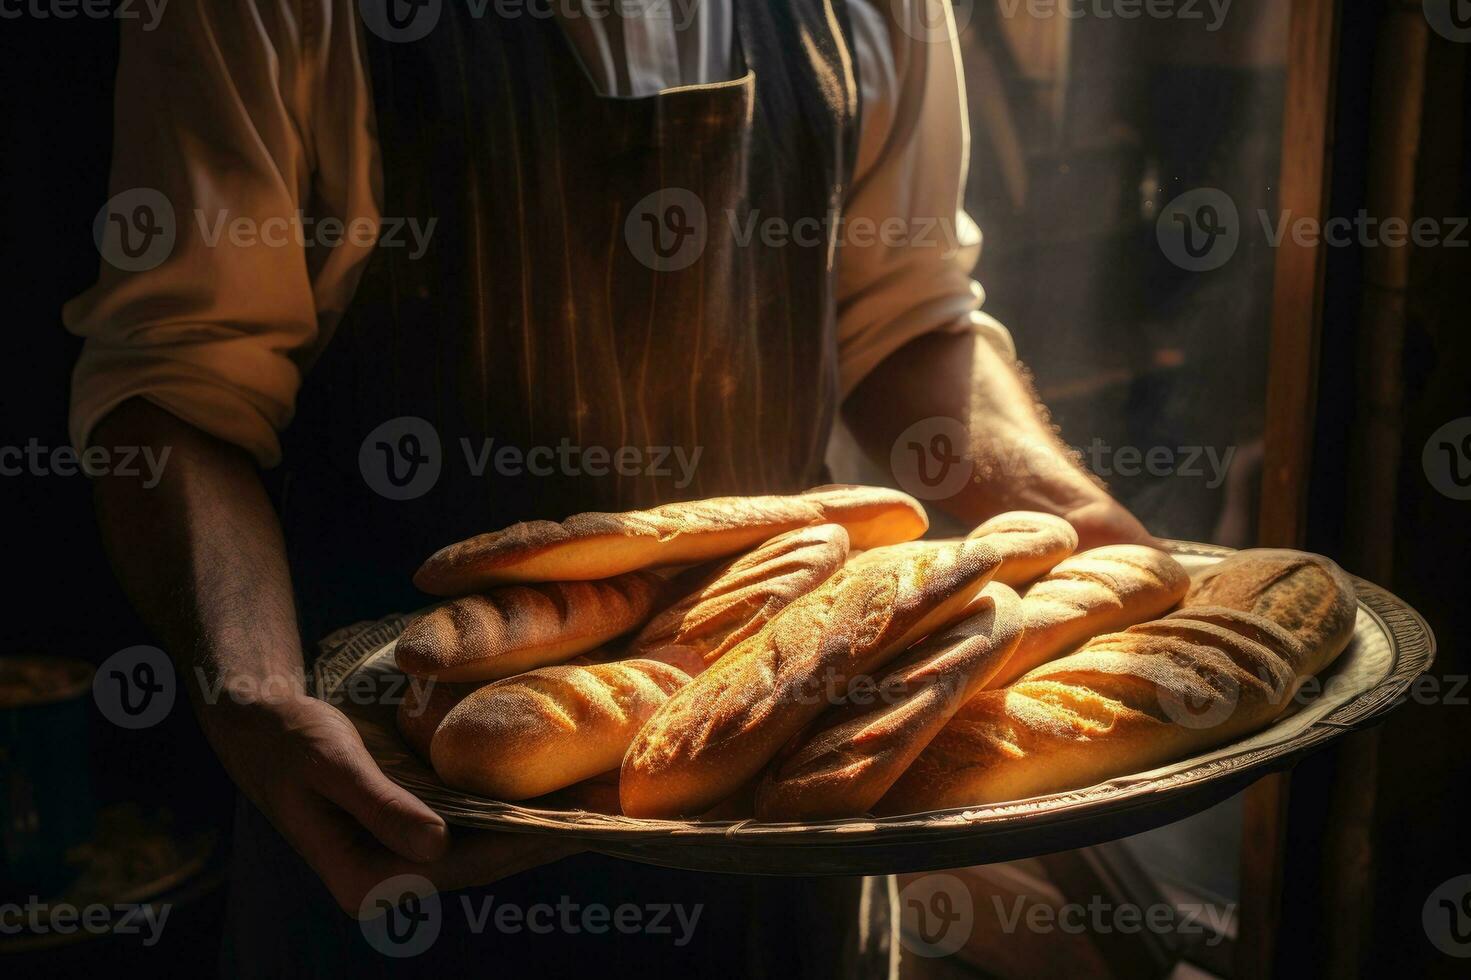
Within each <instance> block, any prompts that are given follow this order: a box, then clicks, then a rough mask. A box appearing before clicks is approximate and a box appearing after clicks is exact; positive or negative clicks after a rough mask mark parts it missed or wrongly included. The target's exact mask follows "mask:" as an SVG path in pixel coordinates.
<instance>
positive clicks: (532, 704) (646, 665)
mask: <svg viewBox="0 0 1471 980" xmlns="http://www.w3.org/2000/svg"><path fill="white" fill-rule="evenodd" d="M688 680H689V677H688V675H686V674H685V673H684V672H683V671H681V670H678V669H677V668H674V667H671V666H669V665H668V664H661V663H655V662H653V661H650V660H620V661H616V662H614V663H606V664H593V665H592V666H588V667H568V666H565V665H564V666H558V667H543V668H541V669H540V670H533V671H531V672H530V673H526V674H522V675H520V676H519V677H511V678H507V679H506V680H503V681H497V682H496V683H494V684H487V685H485V686H484V687H481V688H479V689H478V690H476V691H475V692H474V693H472V694H470V695H469V696H468V697H466V698H465V699H464V700H463V701H461V702H460V703H459V704H457V705H456V706H455V707H454V708H453V709H451V711H450V712H449V714H447V715H446V716H445V719H444V721H443V722H441V723H440V725H439V729H438V730H437V731H436V732H435V734H434V741H433V743H432V744H431V748H430V759H431V760H432V761H433V763H434V771H435V772H436V773H438V774H439V778H440V779H442V780H444V781H445V783H446V784H447V785H449V786H453V787H455V788H456V789H462V790H466V791H467V792H471V793H479V794H480V795H482V796H489V797H492V798H494V799H498V800H524V799H528V798H530V797H533V796H541V795H542V794H544V793H550V792H552V791H554V790H558V789H561V788H562V787H564V786H571V785H572V784H573V783H576V782H579V781H581V780H584V779H589V778H591V777H593V776H597V775H598V774H600V773H604V772H607V771H608V770H610V769H615V768H617V766H618V763H619V761H620V760H621V759H622V758H623V753H624V750H625V749H627V748H628V743H629V742H630V741H632V739H633V736H634V733H635V732H637V731H638V729H639V727H640V726H641V725H643V723H644V722H645V721H646V720H647V719H648V718H649V716H650V715H652V714H653V713H654V710H655V709H656V708H658V707H659V706H660V705H661V704H663V703H664V702H665V700H666V699H667V698H668V697H669V695H670V694H671V693H673V692H674V691H676V690H678V689H679V688H680V687H681V686H682V685H684V684H685V683H686V682H687V681H688Z"/></svg>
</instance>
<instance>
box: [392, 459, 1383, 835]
mask: <svg viewBox="0 0 1471 980" xmlns="http://www.w3.org/2000/svg"><path fill="white" fill-rule="evenodd" d="M927 529H928V520H927V518H926V516H925V513H924V510H923V508H921V507H920V505H919V504H918V503H917V502H916V501H914V500H913V499H912V498H910V497H908V496H906V495H904V494H902V493H898V492H896V491H892V490H882V489H877V488H872V487H853V486H830V487H819V488H817V489H814V490H810V491H807V492H805V493H801V494H794V495H790V496H767V497H726V498H716V499H712V500H704V501H694V502H690V503H683V504H668V505H664V506H661V507H657V508H654V509H652V510H647V511H634V512H629V513H624V514H578V515H576V516H574V517H571V518H569V519H567V520H566V521H563V522H561V523H553V522H532V523H526V524H519V525H515V526H513V527H510V528H507V529H505V530H502V531H498V532H495V533H492V534H485V535H480V536H478V537H475V538H471V539H469V540H467V541H463V542H460V543H458V544H454V545H451V546H449V547H447V548H444V549H442V550H441V551H439V552H438V553H436V554H435V555H433V556H432V557H431V558H430V559H429V560H428V561H426V562H425V563H424V565H423V567H422V568H420V570H419V572H418V574H417V575H416V576H415V581H416V582H417V583H418V584H419V585H420V587H421V588H423V589H425V590H426V591H429V592H432V593H435V594H438V595H443V596H447V597H449V598H448V601H446V602H445V603H444V604H442V605H439V606H437V607H435V608H433V609H431V610H429V611H427V612H426V613H424V614H423V615H421V616H420V617H418V618H417V619H416V620H414V621H413V622H411V623H410V624H409V626H408V628H407V629H406V630H405V631H404V633H403V635H402V636H401V637H400V638H399V641H398V644H397V647H396V658H397V662H398V665H399V667H400V668H401V669H403V670H404V671H405V672H406V673H408V674H410V675H413V676H414V677H415V678H417V679H421V682H420V683H417V684H414V685H410V686H409V690H410V692H411V696H410V697H408V698H407V699H406V700H405V702H404V703H403V704H402V705H401V706H400V707H399V719H398V721H399V729H400V732H401V733H402V734H403V736H404V738H405V740H406V741H407V742H408V743H409V744H410V746H411V747H412V748H413V749H414V750H415V751H416V752H417V753H418V754H419V755H420V756H422V757H423V758H425V759H426V760H428V761H429V762H430V763H431V764H432V765H433V767H434V770H435V772H436V773H437V774H438V775H439V777H440V778H441V779H443V780H444V781H445V782H446V783H447V784H448V785H450V786H453V787H456V788H458V789H462V790H465V791H468V792H473V793H478V794H481V795H485V796H489V797H493V798H496V799H501V800H517V801H519V800H530V799H539V800H541V802H542V804H543V805H572V806H578V807H587V808H595V809H601V810H604V811H607V812H620V813H623V814H626V815H628V816H634V817H654V818H681V817H698V816H701V815H704V814H712V813H714V814H719V815H721V816H752V815H754V816H755V817H757V818H759V819H762V820H773V821H786V820H802V821H809V820H825V819H837V818H843V817H852V816H858V815H861V814H865V813H909V812H920V811H926V810H933V809H939V808H945V807H954V806H969V805H976V804H982V803H989V802H998V801H1003V800H1012V799H1020V798H1025V797H1028V796H1035V795H1038V794H1043V793H1050V792H1055V791H1061V790H1067V789H1074V788H1081V787H1084V786H1088V785H1091V784H1093V783H1096V782H1098V781H1100V780H1105V779H1110V778H1113V777H1115V776H1121V775H1127V774H1129V773H1133V772H1137V771H1141V770H1144V769H1148V768H1152V767H1154V766H1157V765H1160V764H1164V763H1167V762H1170V761H1173V760H1177V759H1180V758H1184V757H1187V756H1189V755H1191V754H1193V753H1197V752H1200V751H1202V750H1205V749H1208V748H1211V747H1213V746H1216V745H1220V744H1223V743H1226V742H1229V741H1232V740H1234V739H1238V738H1240V737H1242V736H1244V735H1246V734H1249V733H1250V732H1253V731H1256V730H1258V729H1260V728H1262V727H1264V726H1266V725H1268V724H1270V723H1271V721H1272V720H1273V719H1274V718H1276V717H1277V716H1278V715H1279V714H1281V713H1282V712H1283V711H1285V710H1287V708H1288V706H1289V704H1290V702H1291V697H1292V695H1293V693H1295V692H1296V690H1297V687H1298V686H1299V685H1300V684H1301V683H1302V682H1303V681H1304V680H1305V679H1306V678H1308V677H1310V676H1312V675H1313V674H1314V673H1316V672H1317V671H1320V670H1322V669H1324V668H1325V667H1326V666H1328V664H1330V663H1331V662H1332V660H1333V659H1334V658H1335V657H1336V656H1338V654H1339V653H1341V652H1342V650H1343V649H1344V647H1345V646H1346V645H1347V643H1348V641H1349V639H1350V637H1351V635H1352V632H1353V625H1354V616H1355V610H1356V605H1355V602H1354V599H1353V591H1352V587H1351V584H1350V582H1349V580H1348V579H1347V577H1346V576H1345V575H1344V574H1343V572H1342V571H1341V570H1339V569H1338V567H1337V566H1336V565H1334V564H1333V563H1332V562H1330V561H1328V560H1327V559H1325V558H1320V557H1318V556H1315V555H1307V554H1302V553H1299V552H1287V551H1266V550H1262V551H1247V552H1242V553H1240V554H1238V555H1236V556H1234V557H1232V558H1230V559H1227V560H1226V561H1223V562H1221V563H1219V564H1217V565H1214V566H1211V567H1210V568H1209V569H1208V570H1207V571H1206V572H1204V573H1202V574H1201V575H1199V576H1198V577H1197V579H1196V581H1195V582H1194V583H1192V582H1191V581H1190V578H1189V576H1188V575H1187V574H1186V572H1185V570H1184V569H1183V568H1182V567H1181V566H1180V565H1179V563H1177V562H1176V561H1175V560H1174V559H1173V558H1171V557H1170V556H1169V555H1167V554H1165V553H1164V552H1162V551H1159V550H1157V549H1154V548H1149V547H1143V546H1139V545H1114V546H1108V547H1103V548H1096V549H1093V550H1091V551H1087V552H1083V553H1081V554H1074V551H1075V550H1076V548H1077V546H1078V537H1077V534H1076V532H1075V531H1074V530H1073V528H1072V527H1071V526H1069V525H1068V523H1067V522H1066V521H1064V520H1062V519H1060V518H1057V517H1053V516H1051V515H1045V514H1033V513H1022V512H1018V513H1011V514H1002V515H1000V516H998V517H995V518H992V519H991V520H989V521H987V522H986V523H984V524H982V525H981V526H980V527H978V528H976V530H975V531H974V532H972V533H971V534H970V535H969V536H968V537H967V538H965V539H964V540H958V541H921V540H919V539H920V537H921V536H922V535H923V534H924V533H925V531H926V530H927ZM425 681H427V682H429V683H425Z"/></svg>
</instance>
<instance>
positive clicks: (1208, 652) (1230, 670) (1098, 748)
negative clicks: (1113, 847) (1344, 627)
mask: <svg viewBox="0 0 1471 980" xmlns="http://www.w3.org/2000/svg"><path fill="white" fill-rule="evenodd" d="M1339 649H1340V650H1341V649H1342V648H1341V647H1340V648H1339ZM1336 655H1337V653H1336V652H1333V653H1332V655H1331V656H1329V655H1328V654H1327V652H1326V651H1325V650H1323V649H1309V648H1307V647H1306V646H1305V645H1304V644H1303V643H1302V641H1301V640H1300V639H1299V638H1298V636H1296V635H1294V634H1293V633H1292V632H1290V631H1288V630H1286V629H1284V628H1283V627H1281V626H1279V625H1277V624H1276V623H1274V622H1272V621H1271V620H1269V619H1266V618H1265V617H1262V616H1258V615H1255V614H1254V613H1250V612H1243V611H1241V610H1237V609H1227V608H1224V607H1219V606H1201V607H1196V608H1191V609H1183V610H1180V611H1179V612H1176V613H1174V614H1172V615H1170V616H1167V617H1166V618H1164V619H1158V620H1155V621H1153V622H1149V623H1142V624H1140V625H1137V626H1132V627H1130V628H1129V629H1127V630H1125V631H1123V632H1122V633H1112V634H1109V635H1107V636H1101V637H1098V638H1096V639H1094V640H1092V641H1090V642H1088V643H1087V644H1085V645H1084V646H1083V647H1082V649H1080V650H1079V651H1078V652H1077V653H1074V654H1072V655H1071V656H1067V657H1063V658H1061V659H1059V660H1054V661H1052V662H1050V663H1047V664H1044V665H1042V666H1041V667H1038V668H1037V669H1036V670H1034V671H1032V672H1031V673H1029V674H1027V675H1026V676H1025V677H1023V678H1022V679H1021V680H1019V681H1017V682H1016V683H1015V684H1013V685H1012V686H1011V687H1006V688H1001V689H999V690H991V691H982V692H981V693H980V694H978V695H977V696H976V697H975V698H973V699H972V700H971V701H970V702H969V703H967V704H966V705H965V706H964V707H963V708H961V709H960V711H959V712H957V713H956V715H955V717H954V718H953V719H951V721H950V723H949V724H948V725H946V726H945V728H944V729H943V730H942V731H941V732H940V734H939V735H937V736H936V737H935V739H934V741H932V742H931V743H930V745H929V747H928V748H927V749H925V751H924V752H922V753H920V756H919V758H918V759H916V760H915V762H914V764H913V765H912V766H910V768H909V770H908V771H907V772H906V773H905V774H904V775H903V776H902V777H900V779H899V781H898V782H897V783H895V784H894V787H893V789H891V790H890V791H889V793H888V794H887V795H886V796H885V797H884V799H883V800H882V801H880V803H879V810H880V812H883V813H914V812H920V811H925V810H934V809H943V808H946V807H956V806H973V805H979V804H983V803H996V802H1001V801H1005V800H1017V799H1025V798H1027V797H1032V796H1038V795H1041V794H1045V793H1053V792H1061V791H1064V790H1070V789H1077V788H1081V787H1084V786H1090V785H1092V784H1094V783H1097V782H1100V781H1103V780H1106V779H1112V778H1115V777H1118V776H1124V775H1128V774H1130V773H1136V772H1143V771H1147V770H1149V769H1153V768H1155V767H1158V766H1161V765H1164V764H1166V763H1169V762H1172V761H1175V760H1177V759H1182V758H1186V757H1188V756H1189V755H1191V754H1193V753H1197V752H1202V751H1205V750H1207V749H1211V748H1214V747H1216V746H1218V745H1222V744H1224V743H1227V742H1230V741H1233V740H1234V739H1237V738H1240V737H1242V736H1244V735H1247V734H1249V733H1251V732H1253V731H1256V730H1258V729H1260V728H1263V727H1265V726H1266V725H1267V724H1269V723H1270V722H1271V721H1272V719H1274V718H1275V717H1277V716H1278V715H1279V714H1280V713H1282V711H1283V710H1284V709H1285V708H1286V707H1287V706H1288V705H1289V703H1290V698H1291V695H1292V693H1293V692H1294V691H1295V690H1296V688H1297V685H1298V684H1299V683H1300V682H1301V680H1302V679H1303V678H1304V677H1305V676H1307V675H1308V673H1309V672H1310V667H1311V665H1313V664H1315V663H1317V664H1319V665H1320V666H1323V665H1326V663H1327V662H1328V661H1331V659H1332V656H1336Z"/></svg>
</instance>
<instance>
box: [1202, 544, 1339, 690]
mask: <svg viewBox="0 0 1471 980" xmlns="http://www.w3.org/2000/svg"><path fill="white" fill-rule="evenodd" d="M1194 606H1227V607H1229V608H1231V609H1242V610H1245V611H1247V612H1254V613H1256V614H1257V615H1259V616H1265V617H1267V618H1268V619H1270V620H1272V621H1273V622H1274V623H1276V624H1277V625H1279V626H1282V627H1284V628H1285V629H1287V630H1289V631H1291V632H1292V633H1294V634H1295V635H1296V636H1297V637H1298V638H1299V639H1300V640H1302V642H1303V644H1304V645H1305V646H1306V647H1307V649H1309V650H1315V651H1318V652H1319V655H1320V656H1321V657H1323V658H1324V663H1309V664H1308V665H1307V670H1306V672H1307V673H1308V674H1315V673H1317V672H1318V671H1320V670H1322V669H1323V667H1324V666H1325V665H1326V662H1327V661H1328V660H1332V659H1333V658H1334V657H1336V656H1338V654H1339V653H1340V652H1341V651H1342V650H1343V648H1344V647H1345V646H1346V645H1347V644H1348V641H1349V639H1350V637H1352V636H1353V632H1354V621H1355V619H1356V618H1357V617H1358V600H1357V599H1356V598H1355V597H1354V586H1353V581H1352V580H1350V579H1349V577H1348V575H1346V574H1345V573H1344V571H1343V569H1341V568H1339V567H1338V565H1337V564H1335V563H1334V562H1333V561H1332V560H1330V559H1328V558H1324V557H1323V556H1322V555H1313V554H1308V553H1307V552H1305V551H1291V550H1288V549H1285V548H1253V549H1251V550H1248V551H1241V552H1237V553H1236V554H1234V555H1232V556H1231V557H1230V558H1227V559H1225V560H1224V561H1220V562H1217V563H1216V564H1214V565H1211V566H1209V567H1208V568H1206V569H1205V570H1204V571H1202V572H1201V573H1200V574H1198V575H1197V576H1195V581H1194V582H1193V583H1192V584H1191V586H1190V591H1189V593H1188V594H1187V595H1186V596H1185V601H1184V602H1183V603H1182V608H1186V609H1188V608H1191V607H1194Z"/></svg>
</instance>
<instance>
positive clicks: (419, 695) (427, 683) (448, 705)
mask: <svg viewBox="0 0 1471 980" xmlns="http://www.w3.org/2000/svg"><path fill="white" fill-rule="evenodd" d="M478 686H479V685H476V684H447V683H445V682H444V681H436V680H433V679H430V678H420V677H409V678H408V682H407V683H406V684H405V685H404V694H403V700H401V701H399V703H398V710H397V711H396V712H395V721H396V722H397V723H398V733H399V734H400V735H402V736H403V739H404V741H405V742H408V743H409V748H411V749H413V750H414V752H415V754H417V755H418V756H419V758H421V759H423V760H424V761H425V762H428V761H429V744H430V742H432V741H433V739H434V733H435V731H437V730H438V729H439V723H440V722H442V721H444V716H445V715H447V714H449V713H450V709H452V708H453V707H454V706H455V705H457V704H459V703H460V702H461V701H463V700H464V699H465V697H466V695H468V694H469V693H470V692H471V691H473V690H475V688H476V687H478Z"/></svg>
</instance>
